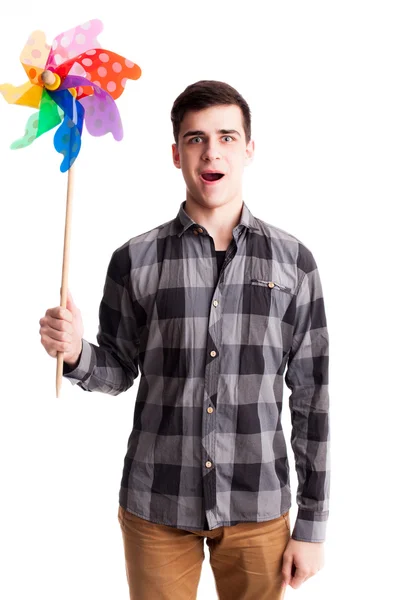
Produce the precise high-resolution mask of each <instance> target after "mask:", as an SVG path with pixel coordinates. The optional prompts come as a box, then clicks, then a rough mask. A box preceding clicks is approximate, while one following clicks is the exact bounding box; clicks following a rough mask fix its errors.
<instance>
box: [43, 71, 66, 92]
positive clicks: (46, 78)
mask: <svg viewBox="0 0 400 600" xmlns="http://www.w3.org/2000/svg"><path fill="white" fill-rule="evenodd" d="M40 78H41V80H42V83H43V85H44V87H45V88H47V89H48V90H50V91H51V92H54V91H55V90H57V89H58V88H59V87H60V85H61V78H60V76H59V75H57V73H53V71H49V70H46V71H43V73H42V74H41V76H40Z"/></svg>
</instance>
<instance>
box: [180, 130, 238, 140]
mask: <svg viewBox="0 0 400 600" xmlns="http://www.w3.org/2000/svg"><path fill="white" fill-rule="evenodd" d="M217 133H223V134H225V135H227V134H229V133H236V134H237V135H238V136H239V137H241V135H240V133H239V132H238V131H236V129H218V130H217ZM190 135H206V134H205V132H204V131H200V130H195V131H187V132H186V133H184V134H183V136H182V137H183V138H185V137H189V136H190Z"/></svg>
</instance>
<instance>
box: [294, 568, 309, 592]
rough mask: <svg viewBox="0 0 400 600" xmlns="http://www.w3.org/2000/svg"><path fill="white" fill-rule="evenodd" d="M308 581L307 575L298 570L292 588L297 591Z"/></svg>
mask: <svg viewBox="0 0 400 600" xmlns="http://www.w3.org/2000/svg"><path fill="white" fill-rule="evenodd" d="M306 579H307V575H306V573H305V572H304V571H302V570H301V569H296V572H295V574H294V577H293V579H292V582H291V586H292V588H293V589H295V590H296V589H297V588H299V587H300V586H301V585H302V584H303V583H304V582H305V580H306Z"/></svg>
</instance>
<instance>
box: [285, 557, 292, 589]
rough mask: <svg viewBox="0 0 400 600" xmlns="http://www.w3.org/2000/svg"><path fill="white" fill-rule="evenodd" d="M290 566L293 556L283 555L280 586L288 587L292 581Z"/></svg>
mask: <svg viewBox="0 0 400 600" xmlns="http://www.w3.org/2000/svg"><path fill="white" fill-rule="evenodd" d="M292 564H293V556H292V555H285V554H284V555H283V565H282V584H283V585H289V584H290V581H291V579H292Z"/></svg>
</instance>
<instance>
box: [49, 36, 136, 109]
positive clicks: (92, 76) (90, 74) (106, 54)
mask: <svg viewBox="0 0 400 600" xmlns="http://www.w3.org/2000/svg"><path fill="white" fill-rule="evenodd" d="M77 64H78V65H80V67H83V69H84V70H85V72H86V75H85V78H86V79H87V82H86V84H87V83H88V82H90V81H91V82H93V83H95V84H96V85H98V86H99V87H101V88H102V89H103V90H105V91H106V92H108V93H109V94H110V96H112V97H113V98H114V100H116V99H117V98H119V97H120V95H121V94H122V92H123V91H124V89H125V85H126V82H127V80H128V79H139V77H140V76H141V74H142V70H141V68H140V67H139V65H136V64H135V63H133V62H132V61H131V60H128V59H127V58H125V57H123V56H121V55H120V54H116V53H115V52H111V51H110V50H103V49H99V48H96V49H92V50H87V51H86V52H83V53H82V54H80V55H78V56H75V57H74V58H72V59H71V60H68V61H66V62H65V63H63V64H62V65H60V66H59V67H58V68H57V69H56V72H57V74H58V75H59V76H60V77H61V78H63V77H65V76H66V75H68V74H69V73H70V72H71V69H72V67H73V66H74V65H77ZM81 85H82V84H81ZM83 95H85V94H78V98H80V97H82V96H83Z"/></svg>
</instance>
